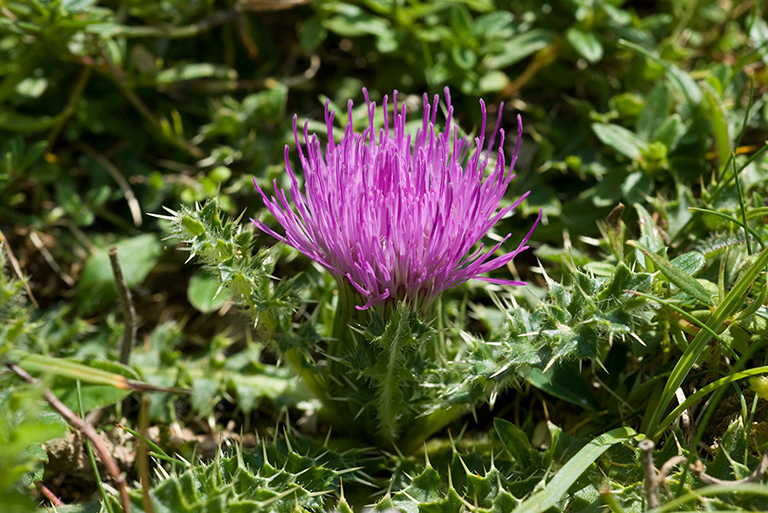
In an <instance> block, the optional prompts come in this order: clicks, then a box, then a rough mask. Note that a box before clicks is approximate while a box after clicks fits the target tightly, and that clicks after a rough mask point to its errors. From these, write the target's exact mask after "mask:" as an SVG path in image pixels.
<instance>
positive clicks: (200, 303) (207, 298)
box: [187, 272, 227, 313]
mask: <svg viewBox="0 0 768 513" xmlns="http://www.w3.org/2000/svg"><path fill="white" fill-rule="evenodd" d="M187 299H188V300H189V303H190V304H191V305H192V306H194V307H195V308H197V309H198V310H200V311H201V312H203V313H210V312H215V311H216V310H218V309H219V308H221V307H222V306H224V303H226V302H227V293H226V292H225V291H224V290H222V285H221V282H220V281H219V280H217V279H216V278H214V277H212V276H210V275H209V274H207V273H205V272H198V273H195V275H194V276H192V278H190V280H189V286H187Z"/></svg>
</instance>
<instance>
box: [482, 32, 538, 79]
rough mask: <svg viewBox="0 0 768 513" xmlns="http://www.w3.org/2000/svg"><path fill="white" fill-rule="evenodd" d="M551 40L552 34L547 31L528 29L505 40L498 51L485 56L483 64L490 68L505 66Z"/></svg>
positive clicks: (526, 55) (535, 50)
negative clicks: (501, 48)
mask: <svg viewBox="0 0 768 513" xmlns="http://www.w3.org/2000/svg"><path fill="white" fill-rule="evenodd" d="M551 41H552V34H551V33H550V32H549V31H547V30H542V29H533V30H529V31H527V32H524V33H522V34H519V35H517V36H515V37H513V38H512V39H510V40H509V41H507V42H506V43H505V44H504V47H503V50H502V51H500V52H499V53H497V54H495V55H489V56H488V57H486V59H485V65H486V66H487V67H488V68H490V69H500V68H506V67H507V66H511V65H512V64H515V63H516V62H520V61H521V60H523V59H525V58H526V57H528V56H530V55H532V54H533V53H535V52H537V51H539V50H541V49H542V48H544V47H545V46H547V45H548V44H549V43H550V42H551Z"/></svg>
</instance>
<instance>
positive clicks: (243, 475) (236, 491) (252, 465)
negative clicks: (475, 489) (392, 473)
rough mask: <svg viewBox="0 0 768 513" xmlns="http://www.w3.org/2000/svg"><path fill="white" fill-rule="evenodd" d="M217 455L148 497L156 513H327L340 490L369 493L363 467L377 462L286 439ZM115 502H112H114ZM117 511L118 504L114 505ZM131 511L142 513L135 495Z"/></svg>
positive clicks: (356, 452) (168, 479)
mask: <svg viewBox="0 0 768 513" xmlns="http://www.w3.org/2000/svg"><path fill="white" fill-rule="evenodd" d="M233 452H234V454H231V455H227V456H223V455H220V456H219V457H217V458H216V459H215V460H214V461H212V462H195V463H191V464H187V468H186V470H183V471H179V472H175V473H173V474H171V475H170V476H167V477H166V478H165V479H163V480H161V481H160V482H158V483H157V484H156V485H155V486H154V487H153V488H152V489H151V491H150V492H149V495H150V497H151V500H152V502H153V506H154V510H155V511H174V512H178V513H188V512H193V511H221V512H245V511H247V512H254V513H257V512H285V513H297V512H310V511H328V509H329V507H330V506H331V505H333V504H335V503H336V502H337V501H339V499H341V500H342V501H343V500H344V497H343V488H342V486H344V487H347V488H352V487H356V486H361V487H363V488H364V489H366V491H367V493H370V490H369V487H370V486H372V485H371V484H370V481H371V479H370V477H369V476H368V474H367V473H366V469H367V468H369V467H370V468H371V469H376V468H378V467H379V466H380V465H381V462H380V461H379V460H380V459H381V458H380V457H378V458H372V457H371V456H370V455H369V454H366V452H365V451H363V450H359V449H354V450H347V451H342V452H339V451H336V450H333V449H331V448H329V447H328V446H327V444H326V443H325V442H320V443H318V442H313V441H310V440H307V439H304V438H298V437H294V436H292V435H290V434H286V435H285V436H283V437H281V438H279V439H277V440H274V441H271V442H262V443H260V444H259V445H258V446H257V447H256V448H255V449H252V450H248V451H246V450H245V449H243V448H241V447H237V448H236V449H235V450H234V451H233ZM114 502H116V501H114ZM114 505H115V506H118V505H117V504H114ZM132 507H133V511H139V512H142V511H146V510H145V509H144V503H143V501H142V496H141V492H140V491H138V490H137V491H134V492H132Z"/></svg>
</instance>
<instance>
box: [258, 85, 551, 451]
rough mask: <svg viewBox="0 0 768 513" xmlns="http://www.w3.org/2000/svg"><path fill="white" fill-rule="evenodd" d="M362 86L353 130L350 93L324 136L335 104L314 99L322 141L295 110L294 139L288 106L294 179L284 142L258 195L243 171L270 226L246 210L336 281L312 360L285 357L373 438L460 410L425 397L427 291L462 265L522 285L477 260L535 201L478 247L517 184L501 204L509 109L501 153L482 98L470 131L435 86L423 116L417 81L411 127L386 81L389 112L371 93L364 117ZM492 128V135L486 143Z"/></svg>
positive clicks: (456, 277)
mask: <svg viewBox="0 0 768 513" xmlns="http://www.w3.org/2000/svg"><path fill="white" fill-rule="evenodd" d="M364 94H365V98H366V103H367V106H368V120H369V124H368V126H367V127H366V128H365V129H364V130H363V132H362V133H356V132H355V131H354V128H353V121H352V106H353V105H352V101H350V102H349V103H348V114H347V115H348V120H347V123H346V127H345V129H344V134H343V136H342V137H341V140H340V141H339V142H338V143H337V142H336V141H335V139H334V117H335V112H333V111H331V110H330V108H329V106H328V103H326V107H325V122H326V124H327V129H328V139H327V143H326V144H325V146H324V147H323V145H322V144H321V142H320V140H319V139H318V137H317V135H316V134H310V133H309V130H308V123H306V122H305V124H304V129H303V136H304V141H305V146H304V148H302V144H301V142H300V140H299V139H300V131H299V129H298V126H297V118H296V117H295V116H294V122H293V128H294V136H295V142H296V147H297V149H298V154H299V161H300V163H301V168H302V171H303V176H304V185H303V187H302V186H301V185H300V183H299V178H298V176H297V173H296V172H295V171H294V169H293V167H292V166H291V163H290V160H289V156H290V148H289V147H288V146H286V148H285V161H286V171H287V173H288V175H289V177H290V183H291V185H290V188H289V190H288V191H286V190H283V189H280V188H279V186H278V184H277V181H275V182H274V188H275V193H274V196H270V195H268V194H267V192H265V191H264V190H263V189H262V188H261V187H260V186H259V184H258V182H256V180H254V184H255V186H256V189H257V190H258V191H259V193H260V194H261V196H262V198H263V201H264V205H265V206H266V207H267V209H268V210H269V211H270V212H271V214H272V215H273V216H274V218H275V220H276V221H277V222H278V223H279V224H280V225H281V226H282V229H283V231H284V234H281V233H279V232H278V231H277V230H276V229H273V228H270V227H269V226H268V225H267V224H266V223H265V222H264V221H260V220H252V221H253V223H254V224H255V225H256V226H257V227H258V228H259V229H260V230H262V231H263V232H265V233H267V234H270V235H272V236H274V237H275V238H277V239H278V240H281V241H283V242H285V243H286V244H288V245H290V246H292V247H294V248H296V249H297V250H299V251H300V252H301V253H303V254H304V255H306V256H307V257H308V258H310V259H312V260H314V261H315V262H317V263H318V264H320V265H321V266H322V267H324V268H325V269H327V270H328V272H330V274H331V275H332V276H333V277H334V279H335V280H336V282H337V284H338V288H339V294H338V304H337V305H336V315H335V320H334V326H333V330H332V333H331V334H330V335H331V340H330V342H329V343H328V345H327V346H326V347H325V349H324V350H323V352H324V356H325V361H324V362H321V363H319V364H317V365H312V367H313V368H312V370H311V371H309V370H308V369H307V368H308V367H309V365H308V362H307V360H300V361H297V360H296V358H294V359H293V361H294V363H297V364H298V366H299V367H300V370H301V371H302V374H303V375H304V376H305V378H307V380H308V382H309V383H310V385H311V386H312V388H313V389H314V390H315V392H316V393H317V394H318V396H319V397H320V398H321V399H322V400H323V401H324V403H325V404H326V406H327V407H328V409H329V410H331V411H335V416H336V417H337V419H339V420H341V419H350V418H354V419H357V420H359V422H358V424H362V431H363V432H366V433H368V434H369V436H371V438H372V439H373V440H376V441H379V442H381V441H382V440H383V441H386V442H388V443H394V444H397V445H400V444H404V445H405V446H408V445H410V444H411V443H412V442H413V441H414V440H421V439H423V438H424V437H425V436H428V434H429V433H430V432H433V431H435V430H436V429H439V428H440V427H442V425H444V424H445V423H446V422H448V421H450V420H451V419H452V417H453V416H455V415H456V414H457V413H459V412H460V411H463V410H461V409H451V410H450V411H448V412H446V411H434V400H435V397H434V392H432V393H430V390H436V389H439V388H440V387H439V386H438V385H437V383H436V382H435V379H438V378H436V376H438V375H439V374H440V373H441V371H442V370H444V369H441V368H440V367H441V366H445V362H446V360H447V358H448V356H449V350H448V348H447V346H446V341H445V337H439V336H437V334H436V332H435V330H434V329H432V327H431V321H432V319H433V317H434V309H433V308H432V306H433V304H434V303H435V301H436V300H437V299H438V297H439V296H440V294H441V292H443V291H445V290H446V289H449V288H451V287H454V286H456V285H458V284H461V283H463V282H466V281H467V280H470V279H477V280H483V281H486V282H491V283H495V284H503V285H524V283H523V282H520V281H516V280H513V279H507V278H491V277H488V276H484V274H485V273H487V272H489V271H493V270H496V269H499V268H502V267H504V266H505V265H506V264H508V263H509V262H511V261H512V259H513V258H514V257H515V256H517V255H518V254H519V253H521V252H522V251H525V250H526V249H528V240H529V238H530V236H531V234H532V233H533V230H534V229H535V227H536V225H537V223H538V221H539V219H540V217H541V213H539V218H537V219H536V221H535V222H534V223H533V226H532V227H531V229H530V231H529V232H528V233H527V235H526V236H525V237H524V238H523V239H522V240H521V241H520V242H519V243H518V244H517V246H516V247H515V248H514V249H513V250H511V251H507V252H505V253H503V254H500V255H496V253H497V251H498V250H499V249H500V248H501V247H502V245H503V244H504V243H505V242H506V241H507V240H508V239H509V238H510V237H511V235H510V234H508V235H506V236H505V237H503V238H502V239H501V241H499V242H497V243H496V244H494V245H493V246H492V247H491V248H490V249H486V248H485V245H484V244H483V242H482V239H483V238H484V237H485V236H486V235H487V234H488V232H489V231H490V230H491V229H492V228H493V226H494V225H495V224H496V223H497V222H498V221H499V220H500V219H502V218H503V217H505V216H507V215H508V214H510V213H511V212H512V211H513V210H514V209H515V208H516V207H517V206H519V205H520V204H521V203H522V202H523V201H524V200H525V198H526V197H527V196H528V193H525V194H523V195H522V196H520V198H519V199H517V200H516V201H515V202H513V203H512V204H511V205H508V206H501V202H502V199H503V197H504V195H505V193H506V191H507V188H508V186H509V184H510V182H511V181H512V179H513V178H514V174H513V173H512V168H513V167H514V163H515V160H516V158H517V152H518V149H519V144H520V134H521V132H522V121H521V118H520V116H518V118H517V123H518V136H517V143H516V145H515V150H514V154H513V156H512V159H511V162H510V165H509V167H507V165H506V160H505V155H504V141H505V134H504V130H503V129H501V113H502V110H503V105H502V108H500V109H499V117H498V119H497V122H496V127H495V128H494V130H493V131H492V132H491V135H490V137H486V136H487V133H486V128H487V112H486V108H485V104H484V103H483V102H482V101H481V102H480V108H481V111H482V114H483V121H482V125H481V127H480V131H479V135H478V136H477V137H475V139H474V141H471V140H470V138H468V137H463V136H460V134H459V128H458V126H456V124H455V123H454V122H453V112H454V111H453V106H452V105H451V99H450V94H449V92H448V90H447V89H446V90H445V104H446V113H447V115H446V121H445V125H444V127H443V130H442V131H440V130H439V127H438V124H437V114H438V106H439V96H437V95H435V97H434V99H433V101H432V103H430V102H429V98H428V96H427V95H426V94H425V95H424V105H423V108H424V112H423V118H422V124H421V128H420V129H419V130H418V131H417V132H416V133H415V135H411V134H409V133H408V132H407V130H406V105H405V103H404V102H402V103H400V102H398V97H397V92H395V93H394V94H393V97H392V103H393V108H392V111H391V113H390V110H389V103H388V97H386V96H385V97H384V101H383V107H382V112H383V114H384V126H383V128H380V129H379V130H378V131H377V129H376V127H375V125H374V116H375V112H376V103H375V102H373V101H371V100H370V98H369V97H368V94H367V91H365V90H364ZM390 116H391V117H390ZM497 140H498V141H499V146H498V149H494V146H495V143H496V141H497ZM473 143H474V144H473ZM494 156H495V159H493V158H492V157H494ZM493 160H495V164H494V165H492V166H490V165H489V164H490V163H491V162H492V161H493ZM489 168H492V169H490V170H489ZM288 195H290V198H291V200H292V201H289V199H288ZM291 203H292V204H291ZM288 356H289V357H290V356H291V355H288ZM294 356H295V355H294ZM350 398H355V399H354V400H351V399H350ZM428 407H429V409H430V411H432V413H430V414H427V413H426V412H427V409H428ZM430 415H431V416H432V417H431V418H430V417H429V416H430ZM409 433H411V434H409Z"/></svg>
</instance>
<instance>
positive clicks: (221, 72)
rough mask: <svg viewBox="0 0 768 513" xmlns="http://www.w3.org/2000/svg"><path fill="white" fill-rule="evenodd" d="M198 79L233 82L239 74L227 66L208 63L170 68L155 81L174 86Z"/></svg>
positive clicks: (158, 75)
mask: <svg viewBox="0 0 768 513" xmlns="http://www.w3.org/2000/svg"><path fill="white" fill-rule="evenodd" d="M198 78H222V79H229V80H233V79H236V78H237V72H236V71H235V70H234V69H232V68H229V67H227V66H220V65H217V64H210V63H207V62H197V63H194V64H186V65H183V66H178V67H175V68H168V69H164V70H162V71H160V72H159V73H157V75H155V81H156V82H157V83H158V84H173V83H174V82H182V81H184V80H193V79H198Z"/></svg>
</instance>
